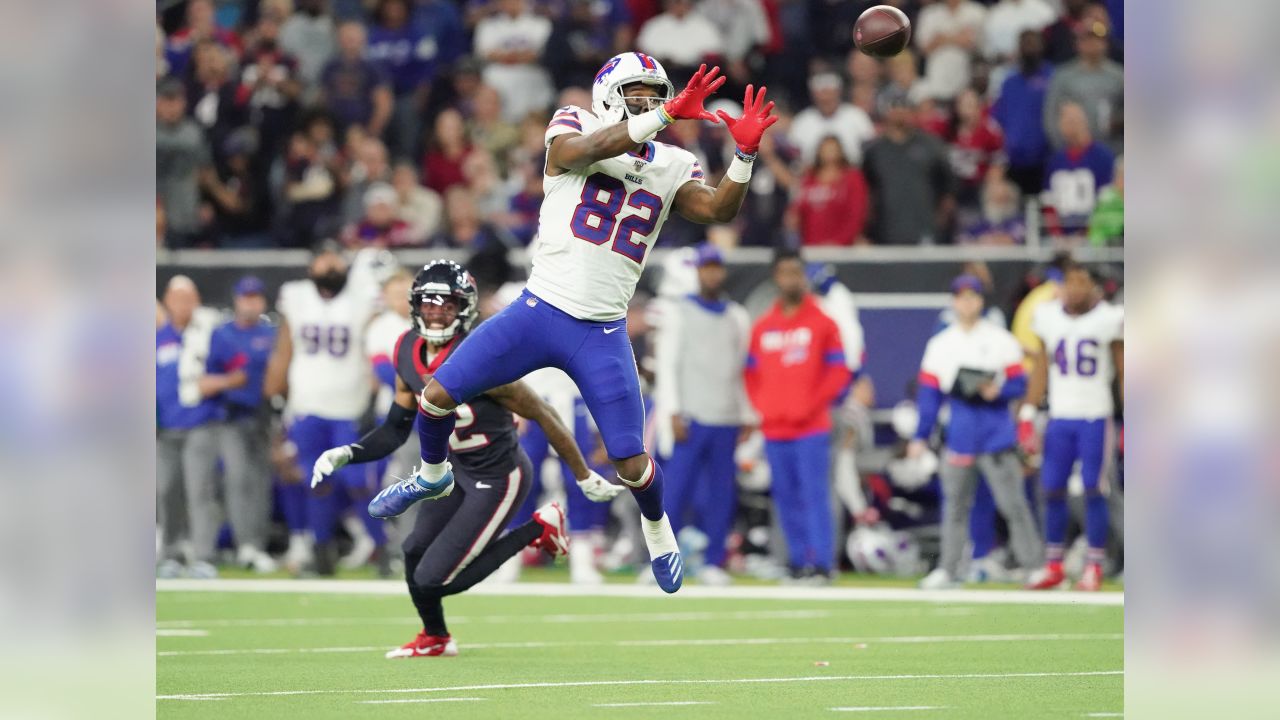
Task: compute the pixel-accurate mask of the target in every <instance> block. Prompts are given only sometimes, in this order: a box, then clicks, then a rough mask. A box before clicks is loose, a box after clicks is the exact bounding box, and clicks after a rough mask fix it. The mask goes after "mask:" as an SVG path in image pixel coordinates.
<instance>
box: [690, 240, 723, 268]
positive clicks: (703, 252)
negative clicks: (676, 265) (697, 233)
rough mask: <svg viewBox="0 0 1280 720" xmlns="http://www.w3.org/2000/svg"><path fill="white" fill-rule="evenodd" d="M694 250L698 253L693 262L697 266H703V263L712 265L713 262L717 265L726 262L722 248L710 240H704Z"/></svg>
mask: <svg viewBox="0 0 1280 720" xmlns="http://www.w3.org/2000/svg"><path fill="white" fill-rule="evenodd" d="M694 252H695V253H696V255H695V256H694V260H693V264H694V266H696V267H702V266H703V265H710V264H712V263H715V264H717V265H723V264H724V255H723V254H721V253H720V248H718V247H716V246H715V245H712V244H711V243H709V242H704V243H702V244H701V245H699V246H698V247H696V248H694Z"/></svg>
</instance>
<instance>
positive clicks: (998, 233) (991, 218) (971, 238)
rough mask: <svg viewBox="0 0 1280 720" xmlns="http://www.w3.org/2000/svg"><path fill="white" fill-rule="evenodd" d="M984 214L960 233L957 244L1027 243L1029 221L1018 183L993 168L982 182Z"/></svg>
mask: <svg viewBox="0 0 1280 720" xmlns="http://www.w3.org/2000/svg"><path fill="white" fill-rule="evenodd" d="M981 197H982V204H981V212H982V214H981V215H980V216H979V217H977V218H973V219H971V220H968V221H967V222H966V223H965V224H964V225H962V226H961V228H960V230H959V232H957V233H956V244H957V245H1024V244H1026V242H1027V224H1026V221H1025V220H1024V219H1023V217H1022V199H1021V196H1020V195H1019V194H1018V186H1017V185H1014V184H1013V183H1012V182H1010V181H1008V180H1006V179H1004V177H1003V176H1001V175H1000V174H998V173H995V172H992V173H990V174H989V175H988V176H987V179H986V181H984V182H983V183H982V191H981Z"/></svg>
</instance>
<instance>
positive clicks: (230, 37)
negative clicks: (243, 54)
mask: <svg viewBox="0 0 1280 720" xmlns="http://www.w3.org/2000/svg"><path fill="white" fill-rule="evenodd" d="M186 20H187V22H186V25H184V26H183V27H182V28H181V29H179V30H178V31H177V32H175V33H173V34H172V35H170V36H169V42H168V45H167V47H166V49H165V56H166V58H167V60H168V64H169V70H170V72H171V73H173V74H175V75H177V74H181V73H183V72H186V70H187V65H188V64H189V62H190V61H191V56H192V53H193V52H194V51H195V48H196V46H197V45H199V44H200V43H201V42H204V41H211V42H214V43H217V44H218V45H220V46H222V47H224V48H226V49H227V50H230V51H232V52H233V53H235V54H237V55H238V54H239V53H240V37H239V36H238V35H236V33H235V32H234V31H232V30H230V29H227V28H223V27H219V26H218V23H217V18H215V17H214V12H213V2H212V0H190V1H189V2H188V3H187V18H186Z"/></svg>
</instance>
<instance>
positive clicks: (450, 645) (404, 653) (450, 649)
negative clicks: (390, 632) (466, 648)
mask: <svg viewBox="0 0 1280 720" xmlns="http://www.w3.org/2000/svg"><path fill="white" fill-rule="evenodd" d="M457 654H458V646H457V644H456V643H454V642H453V638H452V637H451V636H449V635H443V636H440V635H428V634H427V631H426V630H419V631H418V635H417V637H415V638H414V639H412V640H410V641H409V642H407V643H405V644H403V645H401V646H400V647H398V648H396V649H395V650H391V651H388V652H387V659H393V658H416V657H453V656H455V655H457Z"/></svg>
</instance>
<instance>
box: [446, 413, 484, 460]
mask: <svg viewBox="0 0 1280 720" xmlns="http://www.w3.org/2000/svg"><path fill="white" fill-rule="evenodd" d="M454 412H455V413H457V415H458V423H457V424H456V425H454V426H453V435H450V436H449V449H450V450H456V451H457V452H466V451H467V450H475V449H476V448H482V447H484V446H485V445H488V444H489V436H488V435H485V434H484V433H468V432H466V429H467V428H469V427H471V426H472V425H474V424H475V422H476V414H475V412H473V411H472V410H471V406H470V405H468V404H466V403H463V404H461V405H459V406H458V407H456V408H454Z"/></svg>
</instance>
